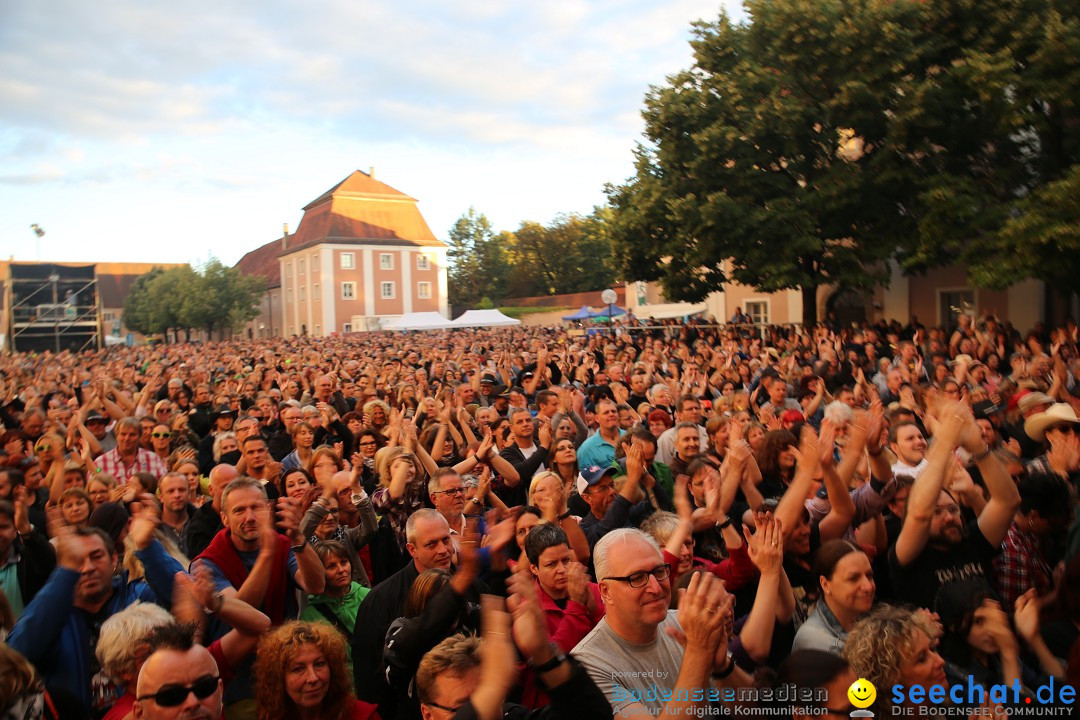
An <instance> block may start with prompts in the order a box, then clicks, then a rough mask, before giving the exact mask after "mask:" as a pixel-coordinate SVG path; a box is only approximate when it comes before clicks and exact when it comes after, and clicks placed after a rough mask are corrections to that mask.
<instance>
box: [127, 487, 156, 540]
mask: <svg viewBox="0 0 1080 720" xmlns="http://www.w3.org/2000/svg"><path fill="white" fill-rule="evenodd" d="M160 524H161V508H160V507H159V506H158V502H157V499H155V498H154V496H153V495H150V494H149V493H144V494H142V495H140V496H139V501H138V502H135V503H132V504H131V529H130V530H129V531H128V535H130V536H131V539H132V540H133V541H134V542H135V547H137V548H138V549H140V550H145V549H146V548H148V547H149V546H150V543H151V542H152V541H153V540H154V531H155V530H157V528H158V525H160Z"/></svg>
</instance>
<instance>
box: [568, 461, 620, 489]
mask: <svg viewBox="0 0 1080 720" xmlns="http://www.w3.org/2000/svg"><path fill="white" fill-rule="evenodd" d="M614 473H615V467H614V466H612V465H608V466H607V467H600V466H599V465H591V466H590V467H587V468H583V469H582V471H581V472H580V473H579V474H578V478H577V491H578V495H584V494H585V491H586V490H588V489H589V488H591V487H592V486H593V485H596V484H597V483H598V482H600V481H601V480H603V479H604V478H605V477H607V476H608V475H613V474H614Z"/></svg>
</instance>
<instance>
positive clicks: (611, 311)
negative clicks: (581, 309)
mask: <svg viewBox="0 0 1080 720" xmlns="http://www.w3.org/2000/svg"><path fill="white" fill-rule="evenodd" d="M625 314H626V311H625V310H623V309H622V308H621V307H619V306H618V305H608V306H607V307H605V308H603V309H601V310H597V311H596V312H594V313H592V314H591V315H589V317H591V318H612V317H618V316H619V315H625Z"/></svg>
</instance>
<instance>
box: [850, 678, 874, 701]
mask: <svg viewBox="0 0 1080 720" xmlns="http://www.w3.org/2000/svg"><path fill="white" fill-rule="evenodd" d="M847 696H848V700H850V701H851V704H852V705H854V706H855V707H857V708H868V707H870V706H871V705H873V704H874V701H875V700H877V688H875V687H874V683H872V682H870V681H869V680H867V679H866V678H859V679H858V680H856V681H855V682H853V683H851V687H849V688H848V691H847Z"/></svg>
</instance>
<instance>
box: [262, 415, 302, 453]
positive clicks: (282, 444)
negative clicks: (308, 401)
mask: <svg viewBox="0 0 1080 720" xmlns="http://www.w3.org/2000/svg"><path fill="white" fill-rule="evenodd" d="M303 418H304V414H303V413H302V412H301V411H300V408H298V407H295V406H294V405H289V404H285V405H282V408H281V426H282V429H281V431H280V432H277V433H275V434H274V435H272V436H271V437H270V441H269V446H270V457H272V458H274V460H275V461H277V462H281V461H282V460H283V459H284V458H285V456H286V455H288V454H289V453H291V452H292V451H293V440H292V430H293V428H294V427H296V424H297V423H298V422H300V421H301V420H302V419H303Z"/></svg>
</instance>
